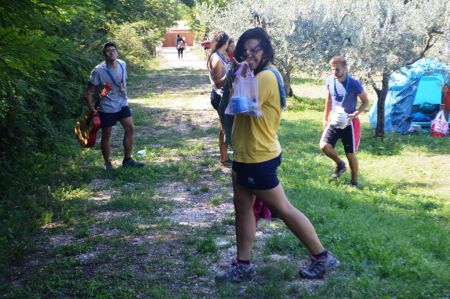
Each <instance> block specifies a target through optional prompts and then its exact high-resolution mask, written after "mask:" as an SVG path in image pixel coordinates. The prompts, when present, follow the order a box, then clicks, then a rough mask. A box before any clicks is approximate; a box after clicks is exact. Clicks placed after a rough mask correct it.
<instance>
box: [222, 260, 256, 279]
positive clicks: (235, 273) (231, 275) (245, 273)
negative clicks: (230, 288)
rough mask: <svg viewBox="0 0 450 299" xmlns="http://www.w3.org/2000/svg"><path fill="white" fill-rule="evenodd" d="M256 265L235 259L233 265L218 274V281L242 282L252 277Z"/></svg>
mask: <svg viewBox="0 0 450 299" xmlns="http://www.w3.org/2000/svg"><path fill="white" fill-rule="evenodd" d="M255 269H256V267H255V265H253V264H249V265H247V264H242V263H238V262H237V261H236V260H233V262H232V263H231V266H230V267H229V268H228V269H227V270H226V271H224V272H220V273H219V274H217V275H216V281H219V282H241V281H242V280H246V279H250V278H251V277H252V276H253V274H255Z"/></svg>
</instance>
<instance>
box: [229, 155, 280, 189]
mask: <svg viewBox="0 0 450 299" xmlns="http://www.w3.org/2000/svg"><path fill="white" fill-rule="evenodd" d="M280 164H281V154H280V155H279V156H278V157H276V158H274V159H272V160H269V161H265V162H261V163H241V162H236V161H233V170H234V172H235V173H236V184H237V185H239V186H243V187H247V188H249V189H256V190H268V189H273V188H275V187H276V186H278V184H279V183H280V180H279V179H278V176H277V168H278V166H280Z"/></svg>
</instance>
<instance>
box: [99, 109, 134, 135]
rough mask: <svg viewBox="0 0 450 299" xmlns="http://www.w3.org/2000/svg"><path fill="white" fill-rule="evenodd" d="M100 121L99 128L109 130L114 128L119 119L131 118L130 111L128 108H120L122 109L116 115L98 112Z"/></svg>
mask: <svg viewBox="0 0 450 299" xmlns="http://www.w3.org/2000/svg"><path fill="white" fill-rule="evenodd" d="M99 116H100V121H101V127H102V128H103V129H104V128H110V127H112V126H114V125H115V124H116V123H117V122H118V121H120V120H121V119H124V118H127V117H130V116H131V110H130V108H128V106H124V107H122V109H121V110H120V111H119V112H116V113H104V112H99Z"/></svg>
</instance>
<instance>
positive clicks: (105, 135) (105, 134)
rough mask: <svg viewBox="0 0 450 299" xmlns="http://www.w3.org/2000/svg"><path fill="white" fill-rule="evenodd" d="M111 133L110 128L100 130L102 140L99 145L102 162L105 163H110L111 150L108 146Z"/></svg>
mask: <svg viewBox="0 0 450 299" xmlns="http://www.w3.org/2000/svg"><path fill="white" fill-rule="evenodd" d="M111 132H112V127H109V128H102V140H101V142H100V145H101V148H102V155H103V160H105V163H108V162H111V160H110V155H111V148H110V145H109V140H110V139H111Z"/></svg>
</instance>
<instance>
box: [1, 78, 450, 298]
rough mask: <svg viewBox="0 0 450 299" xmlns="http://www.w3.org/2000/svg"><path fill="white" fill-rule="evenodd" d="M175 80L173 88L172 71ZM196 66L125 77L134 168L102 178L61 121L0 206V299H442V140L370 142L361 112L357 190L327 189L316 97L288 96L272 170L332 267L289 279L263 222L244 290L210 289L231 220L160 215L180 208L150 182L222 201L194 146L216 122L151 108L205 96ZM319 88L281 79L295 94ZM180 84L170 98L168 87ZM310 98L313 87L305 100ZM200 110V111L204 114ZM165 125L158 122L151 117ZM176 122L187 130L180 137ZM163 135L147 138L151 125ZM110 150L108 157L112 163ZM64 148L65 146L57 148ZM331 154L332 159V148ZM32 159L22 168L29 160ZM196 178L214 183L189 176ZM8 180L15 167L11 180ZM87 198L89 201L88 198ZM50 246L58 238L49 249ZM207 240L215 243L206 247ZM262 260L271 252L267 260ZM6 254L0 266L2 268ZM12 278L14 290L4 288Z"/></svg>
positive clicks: (287, 260) (286, 247)
mask: <svg viewBox="0 0 450 299" xmlns="http://www.w3.org/2000/svg"><path fill="white" fill-rule="evenodd" d="M178 75H180V76H181V79H182V80H181V83H180V82H178V81H177V80H176V77H177V76H178ZM204 76H205V72H203V71H187V70H164V71H163V70H150V71H149V72H147V73H140V74H138V75H137V76H135V77H134V78H132V80H131V83H132V84H131V85H132V86H133V89H132V90H131V92H130V93H131V94H132V95H133V97H134V98H140V99H141V100H142V101H141V102H139V103H138V104H133V105H132V108H133V113H134V116H135V123H136V126H137V131H138V132H139V133H142V135H138V136H137V137H136V146H135V148H134V150H135V151H138V150H141V149H145V150H146V154H145V155H144V156H142V157H139V160H141V161H144V162H145V163H147V165H146V167H145V168H143V169H138V170H130V169H121V168H118V169H116V170H115V171H114V172H113V173H104V172H103V171H102V169H101V166H102V162H101V154H100V151H99V148H98V146H97V147H95V148H93V149H83V150H81V149H80V148H79V146H78V145H77V143H76V141H75V139H74V138H73V137H72V131H71V130H72V128H71V125H72V123H68V126H67V129H65V130H66V133H67V135H66V136H65V137H66V139H64V138H63V139H62V141H61V144H58V145H55V148H54V153H53V154H49V155H40V154H33V155H30V161H22V162H21V163H19V162H18V166H17V167H18V168H19V167H24V166H26V165H31V166H30V167H29V168H26V169H27V170H28V171H26V172H22V174H21V175H22V177H21V178H18V180H21V181H22V182H26V183H25V184H24V186H23V187H22V188H21V189H16V190H6V192H5V194H15V192H17V191H18V190H19V191H20V193H18V194H17V195H16V196H15V197H14V196H12V195H10V196H9V197H8V198H9V200H8V201H6V202H5V201H2V206H1V207H2V214H1V215H2V220H1V221H2V222H1V223H2V231H1V232H2V234H1V237H0V250H1V251H2V252H3V253H5V254H4V255H2V258H3V259H2V263H3V264H2V271H3V272H2V276H1V277H2V280H1V281H0V292H1V293H2V294H4V296H5V297H12V298H14V297H20V298H24V297H33V298H34V297H81V298H86V297H88V298H92V297H98V298H135V297H145V298H200V297H211V298H239V297H243V298H300V297H302V298H445V297H449V296H450V294H449V289H450V285H449V281H450V274H449V271H448V269H449V266H450V265H449V256H450V252H449V248H450V234H449V216H450V211H449V209H450V207H449V202H450V187H449V186H450V184H449V183H448V181H449V179H448V173H449V169H450V165H449V163H448V161H449V158H450V139H449V138H431V137H429V136H427V135H421V136H401V135H388V136H386V137H385V138H384V139H382V140H381V139H377V138H374V137H373V136H372V134H373V133H372V131H371V129H370V128H369V127H368V123H367V121H366V117H365V116H363V117H362V120H363V123H362V125H363V137H362V140H361V147H360V151H359V154H358V158H359V161H360V187H359V189H351V188H349V187H346V186H345V185H344V183H345V181H346V180H348V179H349V175H348V173H347V174H345V175H344V178H342V179H340V180H339V181H337V182H329V175H330V173H331V171H332V170H333V167H334V165H333V163H332V162H331V160H329V159H328V158H326V157H325V156H324V155H323V154H321V152H320V150H319V148H318V143H319V137H320V134H321V130H322V127H321V119H322V109H323V99H320V98H319V99H316V98H314V99H310V98H305V97H296V98H291V99H289V109H288V111H286V112H284V114H283V120H282V126H281V129H280V132H279V137H280V142H281V145H282V147H283V162H282V165H281V167H280V168H279V171H278V174H279V177H280V180H281V181H282V183H283V186H284V188H285V191H286V194H287V195H288V197H289V199H290V200H291V201H292V203H293V204H294V205H295V206H296V207H297V208H299V209H300V210H301V211H302V212H304V213H305V214H306V215H307V216H308V217H309V218H310V219H311V221H312V223H313V224H314V226H315V228H316V230H317V233H318V235H319V237H320V238H321V241H322V242H323V244H324V245H325V246H326V247H327V248H328V249H330V250H331V251H332V252H333V253H334V254H335V255H336V256H337V257H338V258H339V259H340V260H341V262H342V265H341V266H340V267H339V269H338V270H337V271H335V272H334V273H333V274H332V275H331V276H329V277H328V278H327V279H326V280H325V281H324V282H322V283H312V284H310V285H308V284H305V283H304V282H303V281H302V280H300V279H299V277H298V276H297V270H298V267H299V262H300V260H302V259H305V258H307V250H306V249H305V248H304V246H302V245H301V243H299V242H298V240H297V239H296V238H295V237H294V236H293V235H292V234H291V233H290V232H289V231H288V230H287V229H286V227H285V226H284V224H283V223H282V222H280V221H274V222H270V223H265V222H262V223H260V224H259V225H258V228H259V229H258V230H259V231H263V232H264V234H265V235H266V238H265V239H264V241H261V242H260V243H257V244H255V250H254V261H255V263H256V264H257V265H258V266H259V267H258V274H257V277H256V278H255V281H253V282H245V283H241V284H238V285H234V284H233V285H230V284H224V285H220V284H215V283H214V272H213V271H212V269H216V266H217V264H218V263H220V262H223V261H222V260H221V259H222V258H223V257H222V254H223V252H225V251H226V250H229V249H230V248H234V246H235V241H234V235H233V232H234V228H233V226H234V219H233V218H232V217H229V216H227V217H226V218H225V219H224V220H222V221H221V222H217V223H214V224H212V225H211V226H209V227H199V228H191V227H188V226H184V225H181V224H176V223H172V222H170V221H168V220H167V219H165V218H164V217H165V216H167V215H170V214H171V213H173V212H175V211H176V210H177V209H178V208H179V207H180V206H179V204H178V203H176V202H174V201H172V200H171V199H170V196H168V198H165V199H163V198H162V195H161V194H159V192H169V195H170V190H169V191H166V190H164V189H161V188H162V186H165V185H170V184H172V183H175V182H176V183H179V184H182V185H183V186H184V187H185V188H184V189H183V192H187V193H188V194H190V196H206V197H208V199H207V204H208V206H209V207H211V208H214V207H216V206H220V205H222V204H223V203H225V202H226V201H229V200H231V199H230V192H231V184H230V178H229V175H228V174H224V172H223V169H222V168H221V166H220V165H218V163H217V161H216V159H215V158H214V157H212V156H211V155H203V156H202V153H203V151H204V150H205V145H203V144H202V143H200V142H198V139H199V138H206V139H208V140H213V142H214V144H215V143H216V139H217V128H216V127H212V128H198V127H195V126H194V125H193V122H194V120H195V115H192V114H190V115H189V114H182V115H180V113H179V111H172V110H171V109H170V108H167V107H162V104H164V101H176V100H180V99H181V100H186V101H189V100H192V99H195V98H197V97H199V96H205V97H207V94H206V93H205V88H204V85H203V84H202V83H201V84H200V83H199V81H200V80H203V79H205V77H204ZM320 81H322V80H316V79H308V78H294V80H293V83H294V84H295V85H296V87H298V88H300V89H301V88H302V87H303V86H306V87H307V88H310V89H313V88H316V87H317V88H321V87H319V86H318V85H319V84H320ZM180 86H181V87H183V86H189V88H188V89H187V92H186V93H183V97H182V98H180V97H179V95H180V93H179V90H178V88H179V87H180ZM317 93H319V92H317ZM211 113H213V112H211ZM168 117H175V118H178V120H177V121H174V122H173V124H172V125H171V126H169V127H164V126H162V125H160V122H159V121H160V120H161V119H166V118H168ZM180 123H183V124H186V126H187V127H189V128H190V130H189V133H185V132H179V131H178V130H177V129H176V128H175V127H176V126H177V125H179V124H180ZM162 129H164V130H166V131H165V132H163V133H161V134H160V135H158V136H156V135H152V134H150V133H149V132H146V131H150V130H162ZM114 134H115V135H114V136H113V138H115V139H116V140H119V143H118V144H119V145H116V146H115V149H114V150H113V163H115V165H118V164H120V162H121V159H122V157H121V155H122V154H121V148H120V138H121V134H122V131H120V129H119V130H117V131H116V132H115V133H114ZM68 140H69V141H68ZM338 152H339V153H340V154H343V152H342V146H340V145H339V146H338ZM31 161H33V163H29V162H31ZM205 172H208V173H209V174H210V175H211V177H212V178H213V180H215V182H216V183H217V184H218V185H220V186H222V187H223V188H224V189H221V190H222V191H220V192H214V190H216V189H215V187H214V184H211V183H205V182H204V181H202V179H203V178H204V176H205ZM17 173H20V172H17ZM95 198H99V199H98V200H94V199H95ZM58 240H59V241H58ZM218 240H221V241H223V240H225V241H226V242H225V243H224V244H225V245H224V244H222V245H218V243H217V241H218ZM273 255H278V256H281V257H284V259H282V260H280V261H278V262H276V261H274V260H272V256H273ZM6 259H8V260H6ZM12 282H14V283H12Z"/></svg>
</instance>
